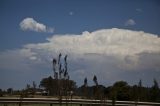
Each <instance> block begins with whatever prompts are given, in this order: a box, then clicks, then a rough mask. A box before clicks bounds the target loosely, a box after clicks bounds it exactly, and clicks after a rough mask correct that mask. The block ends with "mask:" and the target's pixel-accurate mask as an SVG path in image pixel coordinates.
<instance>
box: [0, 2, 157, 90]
mask: <svg viewBox="0 0 160 106" xmlns="http://www.w3.org/2000/svg"><path fill="white" fill-rule="evenodd" d="M0 16H1V17H0V23H1V24H0V29H1V30H0V57H1V58H2V59H1V60H0V61H1V62H0V63H1V64H0V72H1V75H0V76H1V78H0V79H1V82H0V88H7V87H14V88H23V87H24V86H25V84H26V83H29V82H31V81H33V80H35V81H37V83H38V81H39V80H40V79H41V78H43V77H46V76H49V75H50V74H51V71H48V70H50V65H47V64H50V63H49V60H47V61H46V62H45V63H43V64H44V67H41V68H36V66H37V67H39V64H42V63H36V61H34V62H33V61H30V60H23V59H26V55H27V53H26V51H25V53H26V55H25V56H21V55H20V54H19V52H21V51H23V50H24V49H25V50H27V52H28V50H29V51H30V52H32V53H31V54H30V55H27V56H33V54H34V53H35V54H36V56H37V57H36V58H35V57H33V58H31V57H29V58H31V60H32V59H38V57H39V58H40V59H41V60H43V59H44V58H48V57H46V56H45V55H48V56H49V55H50V54H52V53H55V54H56V53H58V52H62V51H63V52H64V54H65V53H68V54H72V55H74V56H75V58H76V59H81V60H83V59H84V61H85V62H86V61H87V62H86V63H85V64H83V63H78V62H77V64H75V66H76V67H74V66H72V65H71V66H72V67H71V66H70V67H71V70H77V71H76V72H75V73H81V74H84V73H88V74H85V76H89V75H90V76H91V75H92V74H94V73H92V74H89V71H85V70H91V68H89V67H91V65H93V64H94V63H93V62H91V60H92V59H93V60H94V59H97V58H98V57H99V56H94V57H92V56H89V57H85V56H84V57H85V58H84V57H83V56H82V57H81V56H77V51H80V52H81V50H82V49H83V48H85V46H84V47H83V48H82V49H80V50H77V49H74V50H75V51H74V50H72V49H71V53H70V52H68V51H67V50H64V48H61V46H59V44H54V43H55V38H54V36H60V37H61V36H62V38H57V39H58V41H57V42H59V40H60V41H64V42H66V40H67V39H71V40H72V38H70V36H73V35H74V37H75V36H80V35H81V36H83V35H87V34H88V33H89V34H90V32H95V34H97V33H98V32H96V31H101V30H102V29H105V30H107V29H110V31H113V34H111V33H110V32H108V30H107V31H104V32H103V31H102V32H101V33H106V34H111V35H110V37H111V38H112V37H113V38H114V37H115V36H116V35H117V34H120V33H122V34H123V33H125V34H129V35H131V36H132V33H133V35H134V34H135V35H138V36H141V35H143V34H144V35H145V36H148V33H150V34H152V35H153V36H160V21H159V19H160V1H159V0H133V1H131V0H14V1H11V0H10V1H9V0H0ZM25 19H29V20H28V21H29V22H30V21H32V22H36V25H40V24H43V25H41V26H45V27H46V28H47V29H43V30H42V29H40V30H41V31H39V30H38V31H37V30H36V29H35V28H37V26H28V24H27V22H28V21H27V22H26V23H25V22H24V20H25ZM21 22H24V26H23V28H22V26H21V25H20V23H21ZM24 27H25V28H24ZM26 27H27V28H26ZM33 27H34V28H33ZM38 28H40V27H38ZM112 28H117V29H112ZM48 29H53V31H48ZM128 30H129V31H132V32H126V31H128ZM84 31H87V32H85V33H84ZM137 33H138V34H137ZM66 35H67V36H66ZM102 35H103V34H102ZM114 35H115V36H114ZM65 36H66V37H67V39H66V38H63V37H65ZM74 37H73V38H74ZM101 37H102V38H103V37H104V36H101ZM141 37H143V36H141ZM141 37H140V38H139V39H142V38H141ZM84 38H85V37H84ZM95 38H96V36H95ZM95 38H94V39H95ZM104 38H105V37H104ZM47 39H49V40H47ZM74 39H79V38H74ZM99 39H100V38H97V41H98V40H99ZM146 39H149V40H147V41H146V42H148V43H147V44H146V43H142V42H140V44H142V45H143V44H144V46H142V47H141V48H137V49H136V50H137V51H140V50H139V49H144V48H145V46H146V45H148V46H149V47H150V48H154V50H149V49H148V48H146V49H144V51H142V52H136V53H139V54H138V59H140V58H143V59H142V60H141V62H140V63H141V65H142V64H143V65H146V64H147V65H148V66H150V67H149V68H148V69H146V68H140V67H138V68H137V67H136V66H135V67H136V68H135V67H134V68H131V70H136V71H132V72H131V71H127V72H125V75H124V74H123V75H121V74H122V73H124V71H120V72H117V73H119V76H121V77H119V78H117V79H114V80H112V79H111V78H108V82H107V81H102V80H103V78H101V81H100V82H102V83H103V84H105V85H107V84H108V85H109V84H111V83H113V82H114V81H116V80H128V81H129V82H130V83H136V81H138V80H139V79H143V76H144V75H145V74H146V76H144V80H146V79H147V77H148V75H150V74H151V73H152V75H151V77H149V80H152V79H153V78H154V77H155V78H157V75H160V72H159V71H160V69H159V68H160V67H158V65H159V63H158V62H159V61H160V60H159V58H157V59H156V58H155V57H156V56H159V53H160V52H159V49H160V48H158V47H157V45H159V38H156V39H155V38H146V37H145V39H144V42H145V40H146ZM127 40H128V39H127ZM150 40H151V41H153V42H150ZM154 40H155V41H154ZM52 41H53V42H52ZM84 41H85V40H84ZM111 41H112V40H111ZM122 41H123V42H126V38H125V37H124V39H123V40H122ZM136 41H137V40H135V44H136ZM142 41H143V40H142ZM48 42H49V43H51V42H52V43H53V44H54V45H57V46H55V47H57V48H59V49H57V51H55V50H54V49H56V48H54V46H53V48H52V49H53V50H52V49H47V48H49V47H50V46H49V45H50V44H48V47H46V48H43V47H41V46H40V48H41V49H43V50H44V49H45V50H44V51H43V53H42V51H38V50H37V48H38V47H39V45H38V44H42V45H43V44H46V43H48ZM112 42H113V43H116V42H119V41H116V42H115V40H113V41H112ZM127 42H128V41H127ZM133 42H134V40H133ZM155 42H156V44H154V43H155ZM80 43H84V42H81V41H80ZM92 43H93V44H95V43H96V41H95V42H90V43H89V44H88V43H86V44H88V45H90V44H92ZM100 43H102V44H103V45H104V44H105V43H106V42H102V41H101V40H100ZM29 44H33V45H35V46H36V47H28V46H27V45H29ZM97 44H99V43H97ZM126 44H127V45H129V44H128V43H126ZM135 44H133V46H135ZM152 44H154V45H152ZM46 45H47V44H46ZM61 45H63V44H61ZM66 45H67V43H66ZM73 45H74V43H73ZM103 45H102V46H103ZM136 46H137V45H136ZM138 46H139V45H138ZM87 47H90V46H86V48H87ZM112 47H113V46H112ZM68 48H74V47H72V46H68ZM75 48H77V47H75ZM93 48H94V47H93ZM99 48H101V46H100V47H98V46H97V49H96V50H98V49H99ZM114 49H115V48H114ZM96 50H95V51H96ZM100 50H101V49H100ZM105 50H110V49H108V48H107V49H105ZM105 50H104V51H105ZM122 50H123V48H122V49H121V51H122ZM147 50H148V51H149V52H148V51H147ZM46 51H47V52H50V53H46ZM66 51H67V52H66ZM86 51H87V50H85V52H84V50H83V51H82V54H85V53H88V54H89V53H90V52H86ZM90 51H92V50H90ZM93 51H94V50H93ZM95 51H94V52H92V53H91V54H92V55H93V53H97V52H95ZM121 51H117V52H116V53H118V54H121V53H122V52H121ZM151 51H152V52H151ZM33 52H34V53H33ZM128 52H131V50H130V51H128ZM146 52H147V53H146ZM25 53H24V54H25ZM100 53H101V52H100ZM105 53H106V54H107V53H108V52H107V51H105ZM105 53H101V54H105ZM4 54H5V56H4ZM28 54H29V53H28ZM35 54H34V55H35ZM55 54H52V55H50V56H51V57H55V56H56V55H55ZM82 54H81V55H82ZM98 54H99V52H98ZM106 54H105V56H106ZM110 54H113V53H110ZM142 54H143V55H142ZM18 55H19V56H18ZM16 56H17V58H18V60H16V59H17V58H13V57H16ZM74 56H73V57H74ZM87 56H88V55H87ZM126 56H135V54H134V55H133V54H132V53H129V54H125V56H123V57H124V59H126V58H127V59H128V57H126ZM24 57H25V58H24ZM144 57H145V59H146V57H147V59H148V60H149V61H150V59H151V60H153V61H156V62H157V63H155V64H156V66H155V64H152V63H144V60H145V59H144ZM12 58H13V59H15V61H18V62H17V63H16V62H15V63H16V64H14V65H17V66H21V65H22V64H20V63H23V62H24V64H23V65H26V64H27V67H29V68H30V69H28V70H30V71H25V74H24V73H23V72H22V71H17V70H21V68H18V67H17V69H16V68H14V69H13V70H12V68H13V67H12V66H8V67H10V68H6V67H4V66H5V65H7V62H8V61H9V59H12ZM70 58H71V57H70ZM86 58H87V59H86ZM100 58H101V57H100ZM106 58H107V59H108V58H111V60H113V62H112V63H110V62H109V63H108V62H107V61H105V60H103V59H102V61H104V63H106V64H107V65H106V66H108V67H110V66H112V65H113V66H114V65H115V64H118V63H119V62H120V60H119V59H118V60H117V59H116V60H115V59H113V58H115V56H110V55H108V54H107V57H106ZM129 59H130V58H129ZM134 59H135V57H134ZM2 60H3V61H2ZM44 60H45V59H44ZM131 60H133V59H131ZM76 61H77V60H74V58H71V59H70V62H71V63H75V62H76ZM88 61H89V62H88ZM135 61H136V62H137V61H138V60H134V62H135ZM142 61H143V62H142ZM13 62H14V61H13ZM127 62H128V60H127ZM129 62H130V60H129ZM132 62H133V61H132ZM31 63H32V66H30V65H31ZM100 63H101V62H100ZM138 63H139V61H138ZM10 64H11V65H12V62H11V63H10ZM128 64H129V63H127V68H125V69H122V70H130V66H128ZM135 64H136V63H135ZM157 64H158V65H157ZM23 65H22V66H23ZM28 65H29V66H28ZM125 65H126V64H125ZM143 65H142V66H143ZM80 66H81V67H83V68H79V67H80ZM116 66H117V67H118V66H119V65H116ZM153 66H155V67H156V69H155V68H153ZM77 67H78V69H77ZM86 67H87V68H86ZM96 67H100V68H102V70H104V68H103V67H102V66H101V65H99V66H96ZM96 67H95V69H96ZM124 67H125V66H123V68H124ZM128 67H129V68H128ZM105 68H106V67H105ZM112 68H113V67H110V69H111V70H119V68H116V69H114V68H113V69H112ZM35 69H37V70H39V71H35ZM24 70H25V69H24ZM31 70H32V71H31ZM33 70H34V71H33ZM42 70H47V72H44V71H42ZM97 70H98V69H97ZM138 70H142V71H141V73H143V75H142V76H137V77H136V78H137V80H136V81H135V82H131V81H132V80H131V79H129V78H128V77H127V76H132V75H131V73H132V74H133V75H135V76H136V75H138V74H139V71H138ZM145 70H147V71H145ZM149 70H156V71H153V72H152V71H151V72H150V71H149ZM96 72H97V71H96ZM96 72H95V73H96ZM111 72H112V71H111ZM10 73H11V76H10V75H9V74H10ZM37 73H40V74H37ZM75 73H74V74H75ZM108 73H110V72H108ZM112 73H113V74H112V75H113V76H114V77H116V76H118V74H117V73H114V71H113V72H112ZM33 74H35V75H37V78H35V77H34V75H33ZM74 74H73V75H74ZM25 75H26V76H25ZM17 76H19V77H18V78H19V79H21V81H18V80H19V79H18V80H17V79H16V78H17ZM100 76H101V75H99V77H100ZM8 77H10V79H9V80H12V81H13V82H11V81H9V80H8V79H7V78H8ZM28 77H30V80H26V79H27V78H28ZM71 77H73V79H74V80H76V81H79V80H80V79H81V80H82V81H80V82H78V84H79V85H80V84H82V82H83V77H80V78H79V79H78V78H77V79H76V78H75V77H74V76H71ZM104 77H105V76H104ZM132 77H133V76H132ZM23 78H24V79H23ZM133 78H134V77H133ZM4 82H6V84H4ZM24 83H25V84H24ZM145 84H146V85H151V82H149V81H148V80H147V81H146V82H145Z"/></svg>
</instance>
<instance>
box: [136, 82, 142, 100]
mask: <svg viewBox="0 0 160 106" xmlns="http://www.w3.org/2000/svg"><path fill="white" fill-rule="evenodd" d="M137 96H138V101H142V80H141V79H140V80H139V83H138V95H137Z"/></svg>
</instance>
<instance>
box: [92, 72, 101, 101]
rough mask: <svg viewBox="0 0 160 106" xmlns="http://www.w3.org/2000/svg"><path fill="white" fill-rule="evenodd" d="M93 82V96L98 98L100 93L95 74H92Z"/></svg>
mask: <svg viewBox="0 0 160 106" xmlns="http://www.w3.org/2000/svg"><path fill="white" fill-rule="evenodd" d="M93 82H94V83H95V86H94V87H93V94H94V97H95V99H99V97H100V93H99V89H98V81H97V76H96V75H94V77H93Z"/></svg>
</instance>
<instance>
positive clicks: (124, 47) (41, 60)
mask: <svg viewBox="0 0 160 106" xmlns="http://www.w3.org/2000/svg"><path fill="white" fill-rule="evenodd" d="M60 52H61V53H62V54H68V59H69V61H68V63H69V64H68V65H69V73H70V75H71V78H72V79H74V80H75V81H77V82H78V83H81V82H83V80H82V79H83V78H85V77H88V79H90V80H91V81H92V77H93V75H94V74H96V75H97V76H98V79H99V82H100V83H103V84H106V83H112V82H114V81H117V80H127V81H128V82H131V83H135V82H136V81H138V80H139V79H144V80H145V81H146V83H147V84H148V82H149V81H151V80H152V79H153V78H157V80H160V78H159V75H160V58H159V57H160V38H159V37H158V36H157V35H154V34H149V33H145V32H142V31H131V30H124V29H117V28H113V29H102V30H97V31H94V32H87V31H85V32H83V33H82V34H80V35H73V34H65V35H54V36H53V37H50V38H48V39H47V42H44V43H38V44H27V45H24V47H23V48H21V49H16V50H10V51H7V52H3V53H0V60H1V61H0V69H3V70H4V69H7V70H13V69H14V70H20V71H21V70H22V69H24V70H25V67H28V68H29V69H30V70H31V69H33V71H36V72H37V73H39V71H40V70H42V69H43V70H44V69H45V70H46V71H44V73H46V72H51V73H52V66H51V65H52V64H51V60H52V58H53V57H57V56H58V54H59V53H60ZM17 66H18V67H17ZM42 67H43V68H42ZM29 69H28V70H29ZM24 70H23V71H24ZM28 72H32V71H28ZM77 74H79V76H78V77H77ZM144 75H145V76H144ZM37 77H38V76H37ZM133 79H134V80H133ZM133 81H134V82H133ZM147 81H148V82H147ZM90 83H91V82H90Z"/></svg>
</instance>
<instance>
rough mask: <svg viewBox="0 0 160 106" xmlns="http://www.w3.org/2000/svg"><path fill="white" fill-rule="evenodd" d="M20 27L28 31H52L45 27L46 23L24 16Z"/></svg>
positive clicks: (52, 30)
mask: <svg viewBox="0 0 160 106" xmlns="http://www.w3.org/2000/svg"><path fill="white" fill-rule="evenodd" d="M20 28H21V29H22V30H24V31H26V30H29V31H36V32H49V33H53V32H54V29H53V28H50V27H47V26H46V25H44V24H42V23H39V22H37V21H36V20H34V19H33V18H25V19H23V20H22V22H21V23H20Z"/></svg>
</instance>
